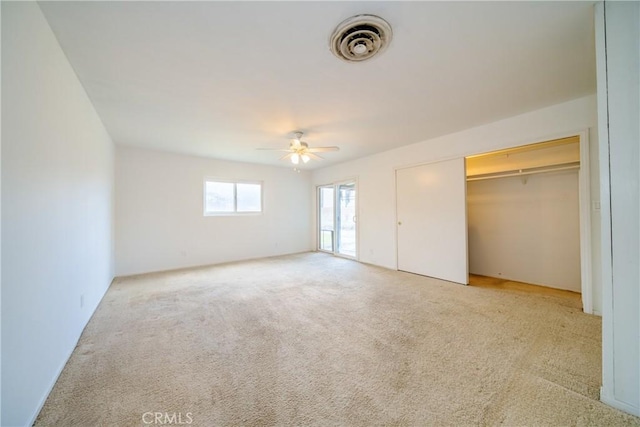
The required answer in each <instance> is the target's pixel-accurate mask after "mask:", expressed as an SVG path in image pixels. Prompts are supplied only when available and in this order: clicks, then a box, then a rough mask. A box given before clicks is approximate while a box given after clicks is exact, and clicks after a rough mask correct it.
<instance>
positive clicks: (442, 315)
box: [36, 253, 640, 426]
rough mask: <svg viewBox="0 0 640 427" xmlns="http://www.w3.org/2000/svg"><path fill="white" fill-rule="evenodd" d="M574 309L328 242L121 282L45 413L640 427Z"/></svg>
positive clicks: (76, 419)
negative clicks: (402, 267) (378, 263)
mask: <svg viewBox="0 0 640 427" xmlns="http://www.w3.org/2000/svg"><path fill="white" fill-rule="evenodd" d="M579 307H580V302H579V299H578V298H577V296H572V295H571V294H569V293H562V292H558V293H548V294H546V293H531V292H528V291H526V290H522V289H520V288H517V287H516V288H515V289H509V288H505V289H499V288H496V287H490V286H489V287H488V286H467V287H465V286H461V285H455V284H452V283H447V282H442V281H438V280H434V279H429V278H426V277H421V276H417V275H412V274H408V273H401V272H395V271H389V270H385V269H381V268H377V267H372V266H367V265H364V264H359V263H357V262H354V261H349V260H345V259H340V258H336V257H332V256H329V255H325V254H320V253H309V254H300V255H294V256H286V257H278V258H270V259H264V260H258V261H250V262H242V263H234V264H227V265H221V266H214V267H207V268H201V269H193V270H185V271H178V272H170V273H163V274H153V275H145V276H138V277H130V278H124V279H118V280H116V281H115V282H114V284H113V285H112V286H111V288H110V290H109V292H108V293H107V295H106V296H105V298H104V300H103V302H102V304H101V305H100V307H99V308H98V310H97V312H96V313H95V315H94V316H93V319H92V320H91V322H90V323H89V325H88V326H87V328H86V330H85V332H84V334H83V336H82V338H81V340H80V343H79V344H78V347H77V348H76V349H75V351H74V353H73V355H72V357H71V359H70V361H69V363H68V364H67V366H66V368H65V369H64V371H63V373H62V375H61V376H60V379H59V380H58V382H57V384H56V386H55V388H54V390H53V392H52V393H51V395H50V396H49V399H48V400H47V402H46V404H45V406H44V408H43V410H42V412H41V413H40V416H39V417H38V419H37V422H36V425H42V426H97V425H114V426H116V425H117V426H144V425H150V424H147V423H148V422H149V421H152V422H156V420H155V418H154V417H155V415H154V414H153V413H159V414H160V416H161V417H162V418H160V421H163V422H165V424H166V422H167V421H169V422H173V423H174V424H175V423H177V422H178V421H181V422H182V423H183V424H186V423H187V422H189V421H191V425H194V426H217V425H222V426H224V425H248V426H271V425H296V426H300V425H315V426H341V425H349V426H371V425H407V426H425V425H429V426H439V425H455V426H463V425H509V426H515V425H530V426H534V425H535V426H538V425H553V426H560V425H575V426H587V425H595V426H615V425H640V421H639V419H638V418H635V417H632V416H629V415H625V414H623V413H622V412H619V411H617V410H615V409H612V408H610V407H608V406H606V405H604V404H602V403H600V402H599V401H597V400H596V399H597V396H598V389H599V385H600V376H601V372H600V352H601V350H600V345H601V344H600V327H601V324H600V323H601V322H600V318H598V317H595V316H590V315H586V314H583V313H582V312H581V311H580V308H579ZM149 413H151V414H149ZM145 414H146V415H145ZM145 417H146V418H145ZM156 425H157V424H156Z"/></svg>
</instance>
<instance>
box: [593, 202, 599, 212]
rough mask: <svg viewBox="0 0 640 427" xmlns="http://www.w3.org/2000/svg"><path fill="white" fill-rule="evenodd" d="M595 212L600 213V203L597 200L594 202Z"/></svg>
mask: <svg viewBox="0 0 640 427" xmlns="http://www.w3.org/2000/svg"><path fill="white" fill-rule="evenodd" d="M593 210H594V211H599V210H600V201H599V200H596V201H594V202H593Z"/></svg>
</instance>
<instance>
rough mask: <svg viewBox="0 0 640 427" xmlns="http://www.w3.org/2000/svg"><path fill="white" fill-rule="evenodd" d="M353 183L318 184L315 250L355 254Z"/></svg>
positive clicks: (355, 227)
mask: <svg viewBox="0 0 640 427" xmlns="http://www.w3.org/2000/svg"><path fill="white" fill-rule="evenodd" d="M356 201H357V197H356V182H355V181H347V182H341V183H336V184H331V185H323V186H320V187H318V249H319V250H321V251H326V252H332V253H334V254H337V255H342V256H346V257H350V258H356V257H357V246H358V245H357V236H358V233H357V226H356V221H357V212H358V210H357V206H356Z"/></svg>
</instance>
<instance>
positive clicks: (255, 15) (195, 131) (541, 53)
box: [40, 1, 595, 168]
mask: <svg viewBox="0 0 640 427" xmlns="http://www.w3.org/2000/svg"><path fill="white" fill-rule="evenodd" d="M40 7H41V8H42V10H43V12H44V14H45V16H46V18H47V20H48V21H49V23H50V25H51V27H52V28H53V31H54V32H55V34H56V36H57V37H58V40H59V41H60V44H61V46H62V48H63V50H64V51H65V53H66V55H67V57H68V58H69V61H70V62H71V64H72V66H73V67H74V69H75V70H76V72H77V74H78V76H79V78H80V80H81V81H82V83H83V85H84V86H85V88H86V90H87V92H88V94H89V96H90V97H91V99H92V101H93V103H94V105H95V107H96V109H97V111H98V113H99V114H100V116H101V118H102V120H103V121H104V124H105V126H106V127H107V130H108V131H109V133H110V134H111V136H112V138H113V140H114V141H115V142H116V143H118V144H121V145H131V146H140V147H148V148H155V149H161V150H168V151H173V152H179V153H187V154H195V155H201V156H208V157H215V158H221V159H229V160H239V161H249V162H256V163H265V164H274V165H281V166H287V164H286V163H285V162H282V161H279V160H278V158H279V157H280V153H277V152H269V151H258V150H256V149H257V148H259V147H274V148H285V147H286V146H287V145H288V143H289V140H288V138H290V137H291V136H292V135H291V133H292V131H294V130H298V129H300V130H303V131H305V132H306V138H305V139H306V141H307V142H308V143H309V144H310V145H312V146H314V145H316V146H318V145H320V146H324V145H338V146H340V147H341V150H340V151H339V152H336V153H326V155H324V157H325V158H326V160H324V161H323V162H313V161H312V162H310V163H309V165H307V166H306V167H307V168H313V167H319V166H326V165H329V164H333V163H338V162H342V161H346V160H349V159H353V158H357V157H361V156H365V155H368V154H373V153H376V152H380V151H384V150H388V149H391V148H394V147H398V146H402V145H407V144H411V143H415V142H419V141H424V140H426V139H429V138H433V137H436V136H439V135H444V134H447V133H451V132H455V131H458V130H462V129H467V128H470V127H473V126H477V125H480V124H484V123H489V122H493V121H496V120H499V119H501V118H505V117H509V116H513V115H516V114H520V113H523V112H526V111H531V110H535V109H538V108H541V107H544V106H548V105H551V104H555V103H559V102H562V101H567V100H570V99H574V98H577V97H580V96H584V95H587V94H590V93H593V92H595V53H594V41H593V38H594V36H593V17H592V13H593V12H592V3H591V2H581V1H575V2H447V3H444V2H396V1H392V2H367V1H357V2H41V3H40ZM361 13H370V14H376V15H379V16H381V17H382V18H384V19H385V20H387V21H388V22H389V23H390V24H391V27H392V28H393V40H392V42H391V44H390V46H389V48H388V49H387V50H386V51H385V52H383V53H382V54H381V55H380V56H378V57H375V58H373V59H371V60H369V61H364V62H361V63H344V62H341V61H340V60H338V59H337V58H336V57H334V56H333V54H332V53H331V52H330V50H329V36H330V35H331V32H332V31H333V29H334V28H335V27H336V26H337V25H338V24H339V23H340V22H341V21H342V20H344V19H346V18H348V17H350V16H352V15H356V14H361Z"/></svg>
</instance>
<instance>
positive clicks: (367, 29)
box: [331, 15, 392, 62]
mask: <svg viewBox="0 0 640 427" xmlns="http://www.w3.org/2000/svg"><path fill="white" fill-rule="evenodd" d="M391 35H392V33H391V26H390V25H389V24H388V23H387V21H385V20H384V19H382V18H380V17H379V16H375V15H356V16H352V17H351V18H349V19H346V20H344V21H342V22H341V23H340V25H338V26H337V27H336V29H335V30H334V31H333V34H332V35H331V51H332V52H333V54H334V55H336V56H337V57H338V58H340V59H342V60H344V61H347V62H359V61H364V60H365V59H369V58H371V57H372V56H374V55H375V54H377V53H379V52H382V51H383V50H384V49H385V48H386V47H387V46H388V45H389V43H390V42H391Z"/></svg>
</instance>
